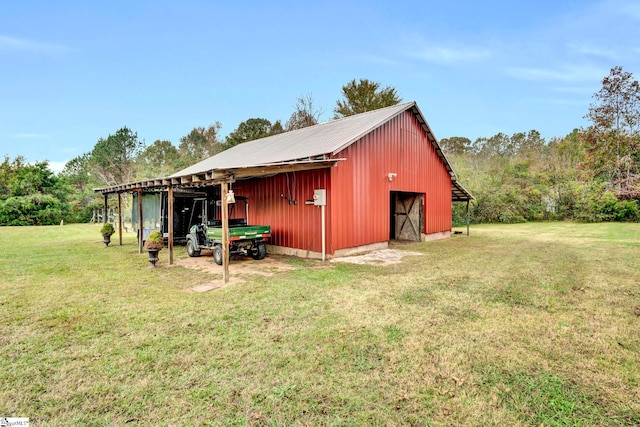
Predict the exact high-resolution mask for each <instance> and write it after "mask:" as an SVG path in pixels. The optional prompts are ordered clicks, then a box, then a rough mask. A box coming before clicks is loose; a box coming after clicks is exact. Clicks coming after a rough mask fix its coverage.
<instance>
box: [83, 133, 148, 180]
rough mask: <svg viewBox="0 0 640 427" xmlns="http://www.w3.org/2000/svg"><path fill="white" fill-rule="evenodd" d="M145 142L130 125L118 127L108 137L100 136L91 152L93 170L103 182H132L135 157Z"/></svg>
mask: <svg viewBox="0 0 640 427" xmlns="http://www.w3.org/2000/svg"><path fill="white" fill-rule="evenodd" d="M143 148H144V143H143V142H142V141H140V140H139V139H138V134H137V132H133V131H132V130H131V129H129V128H128V127H123V128H121V129H118V130H117V131H116V133H115V134H113V135H109V136H108V137H107V138H106V139H103V138H100V139H99V140H98V142H97V143H96V145H95V146H94V147H93V151H92V152H91V163H92V167H93V170H94V171H95V173H96V174H97V176H98V178H99V179H100V181H101V182H102V183H103V184H106V185H116V184H123V183H125V182H130V181H131V180H132V179H133V177H134V176H135V159H136V158H137V157H138V155H139V154H140V152H141V151H142V149H143Z"/></svg>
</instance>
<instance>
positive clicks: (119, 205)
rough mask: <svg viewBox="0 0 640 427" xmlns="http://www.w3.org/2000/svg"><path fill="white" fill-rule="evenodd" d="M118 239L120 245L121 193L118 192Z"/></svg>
mask: <svg viewBox="0 0 640 427" xmlns="http://www.w3.org/2000/svg"><path fill="white" fill-rule="evenodd" d="M118 240H119V241H120V246H122V193H118Z"/></svg>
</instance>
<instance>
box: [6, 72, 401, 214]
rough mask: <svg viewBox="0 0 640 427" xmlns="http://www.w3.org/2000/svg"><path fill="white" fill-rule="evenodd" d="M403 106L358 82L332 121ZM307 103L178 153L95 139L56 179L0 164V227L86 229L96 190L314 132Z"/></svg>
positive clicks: (126, 131)
mask: <svg viewBox="0 0 640 427" xmlns="http://www.w3.org/2000/svg"><path fill="white" fill-rule="evenodd" d="M401 101H402V99H401V98H400V97H399V96H398V94H397V91H396V89H395V88H393V87H381V85H380V83H377V82H372V81H370V80H368V79H360V80H359V81H356V80H355V79H354V80H352V81H350V82H349V83H347V84H346V85H344V86H343V87H342V99H340V100H338V101H337V102H336V107H335V108H334V110H333V117H334V118H341V117H345V116H348V115H352V114H358V113H361V112H365V111H369V110H374V109H377V108H382V107H387V106H391V105H395V104H398V103H399V102H401ZM323 112H324V111H323V110H322V109H318V108H316V106H315V105H314V103H313V99H312V96H311V95H305V96H300V97H299V98H298V100H297V103H296V105H295V107H294V112H293V113H292V114H291V116H290V117H289V119H288V120H287V121H286V122H284V124H282V121H280V120H276V121H275V122H274V123H272V122H271V121H269V120H267V119H265V118H250V119H248V120H246V121H244V122H242V123H240V124H239V125H238V127H237V128H236V129H235V130H234V131H232V132H231V133H229V135H227V136H226V137H225V138H224V139H222V138H221V137H220V129H221V128H222V125H221V124H220V123H219V122H215V123H213V124H212V125H209V126H207V127H195V128H193V129H192V130H191V131H190V132H189V133H188V134H187V135H185V136H183V137H181V138H180V141H179V143H178V145H177V146H176V145H174V144H173V143H172V142H171V141H167V140H156V141H154V142H153V143H152V144H151V145H148V146H147V145H145V143H144V141H142V140H141V139H140V138H139V137H138V134H137V132H135V131H134V130H132V129H130V128H128V127H126V126H125V127H122V128H121V129H118V130H117V131H116V132H114V133H113V134H110V135H108V136H107V137H106V138H100V139H98V141H97V143H96V144H95V145H94V147H93V149H92V150H91V151H90V152H87V153H84V154H82V155H80V156H77V157H75V158H73V159H71V160H70V161H69V162H67V164H66V165H65V167H64V169H63V170H62V172H61V173H59V174H57V175H56V174H54V173H53V172H52V171H51V170H50V169H49V164H48V162H46V161H43V162H36V163H35V164H33V165H30V164H27V163H26V162H25V159H24V158H23V157H17V158H15V159H13V160H11V159H9V158H8V157H6V156H5V158H4V162H3V163H2V164H0V225H51V224H58V223H60V221H65V222H88V221H89V220H90V219H91V217H92V212H93V210H94V209H99V208H101V207H102V204H103V202H102V199H101V198H99V197H98V198H97V197H96V194H95V193H94V191H93V189H94V188H97V187H105V186H112V185H117V184H122V183H126V182H132V181H137V180H144V179H151V178H157V177H163V176H167V175H170V174H173V173H175V172H176V171H178V170H181V169H184V168H186V167H188V166H191V165H192V164H194V163H197V162H199V161H201V160H203V159H206V158H208V157H211V156H213V155H215V154H218V153H220V152H221V151H224V150H227V149H229V148H231V147H233V146H236V145H238V144H242V143H244V142H247V141H252V140H255V139H259V138H263V137H267V136H271V135H276V134H279V133H282V132H288V131H292V130H296V129H301V128H304V127H307V126H313V125H315V124H317V123H318V121H319V119H320V116H321V115H322V114H323Z"/></svg>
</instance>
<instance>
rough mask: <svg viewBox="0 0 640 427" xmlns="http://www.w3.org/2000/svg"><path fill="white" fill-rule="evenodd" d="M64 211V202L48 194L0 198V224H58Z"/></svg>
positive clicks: (64, 213) (62, 217)
mask: <svg viewBox="0 0 640 427" xmlns="http://www.w3.org/2000/svg"><path fill="white" fill-rule="evenodd" d="M66 213H67V207H66V206H65V204H64V203H62V202H61V201H60V200H59V199H57V198H56V197H54V196H52V195H49V194H41V193H36V194H30V195H28V196H12V197H9V198H7V199H5V200H0V225H54V224H59V223H60V221H62V220H63V219H64V218H65V215H66Z"/></svg>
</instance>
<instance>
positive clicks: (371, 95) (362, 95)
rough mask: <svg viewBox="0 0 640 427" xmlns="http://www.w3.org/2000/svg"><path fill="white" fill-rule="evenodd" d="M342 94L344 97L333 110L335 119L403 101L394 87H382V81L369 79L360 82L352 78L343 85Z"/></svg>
mask: <svg viewBox="0 0 640 427" xmlns="http://www.w3.org/2000/svg"><path fill="white" fill-rule="evenodd" d="M342 96H343V99H341V100H338V101H336V104H337V106H336V108H335V109H334V110H333V117H334V118H335V119H339V118H341V117H347V116H353V115H354V114H360V113H365V112H367V111H373V110H377V109H379V108H384V107H390V106H392V105H396V104H399V103H400V102H402V98H400V97H399V96H398V93H397V91H396V89H395V88H394V87H391V86H387V87H385V88H383V89H380V83H377V82H372V81H370V80H368V79H360V81H359V82H356V80H355V79H353V80H351V81H350V82H349V83H347V84H346V85H344V86H342Z"/></svg>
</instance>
